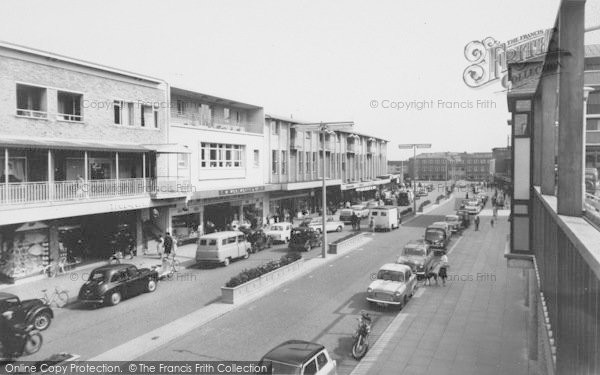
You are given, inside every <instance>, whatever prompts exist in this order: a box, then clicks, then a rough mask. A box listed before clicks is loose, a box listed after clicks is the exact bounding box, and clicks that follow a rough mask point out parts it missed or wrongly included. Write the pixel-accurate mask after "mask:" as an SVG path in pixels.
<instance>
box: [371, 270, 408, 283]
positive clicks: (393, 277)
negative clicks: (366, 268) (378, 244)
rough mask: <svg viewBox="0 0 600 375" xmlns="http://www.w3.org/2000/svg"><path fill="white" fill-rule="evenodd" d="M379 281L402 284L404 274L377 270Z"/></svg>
mask: <svg viewBox="0 0 600 375" xmlns="http://www.w3.org/2000/svg"><path fill="white" fill-rule="evenodd" d="M377 278H378V279H379V280H385V281H397V282H404V273H403V272H398V271H390V270H379V272H378V273H377Z"/></svg>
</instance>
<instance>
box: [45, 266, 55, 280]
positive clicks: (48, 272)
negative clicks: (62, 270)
mask: <svg viewBox="0 0 600 375" xmlns="http://www.w3.org/2000/svg"><path fill="white" fill-rule="evenodd" d="M56 272H57V271H56V266H55V265H54V264H49V265H48V266H47V267H46V276H48V277H56Z"/></svg>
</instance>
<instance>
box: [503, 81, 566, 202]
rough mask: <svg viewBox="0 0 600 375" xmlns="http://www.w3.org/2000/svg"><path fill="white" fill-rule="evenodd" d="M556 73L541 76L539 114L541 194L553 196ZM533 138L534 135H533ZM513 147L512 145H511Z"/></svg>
mask: <svg viewBox="0 0 600 375" xmlns="http://www.w3.org/2000/svg"><path fill="white" fill-rule="evenodd" d="M557 89H558V72H556V71H548V72H544V73H543V74H542V82H541V91H542V97H541V106H542V108H541V112H542V124H541V126H540V133H541V134H540V135H541V138H542V139H541V144H540V152H541V157H540V183H541V191H542V194H546V195H554V194H555V179H554V159H555V153H554V151H555V149H554V144H555V135H556V125H555V124H556V106H557V96H558V94H557ZM534 137H535V135H534ZM513 147H514V145H513Z"/></svg>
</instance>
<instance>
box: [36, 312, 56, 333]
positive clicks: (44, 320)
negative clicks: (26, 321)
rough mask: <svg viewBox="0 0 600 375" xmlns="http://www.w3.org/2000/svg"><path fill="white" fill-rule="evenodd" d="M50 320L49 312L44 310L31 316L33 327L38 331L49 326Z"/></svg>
mask: <svg viewBox="0 0 600 375" xmlns="http://www.w3.org/2000/svg"><path fill="white" fill-rule="evenodd" d="M51 321H52V318H51V317H50V313H49V312H47V311H44V312H41V313H39V314H37V315H36V316H35V317H34V318H33V326H34V327H35V329H37V330H39V331H43V330H45V329H47V328H48V327H50V322H51Z"/></svg>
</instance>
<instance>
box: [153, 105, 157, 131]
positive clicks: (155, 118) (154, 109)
mask: <svg viewBox="0 0 600 375" xmlns="http://www.w3.org/2000/svg"><path fill="white" fill-rule="evenodd" d="M152 112H153V114H154V128H155V129H158V104H157V105H155V106H154V108H153V110H152Z"/></svg>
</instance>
